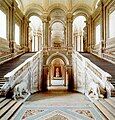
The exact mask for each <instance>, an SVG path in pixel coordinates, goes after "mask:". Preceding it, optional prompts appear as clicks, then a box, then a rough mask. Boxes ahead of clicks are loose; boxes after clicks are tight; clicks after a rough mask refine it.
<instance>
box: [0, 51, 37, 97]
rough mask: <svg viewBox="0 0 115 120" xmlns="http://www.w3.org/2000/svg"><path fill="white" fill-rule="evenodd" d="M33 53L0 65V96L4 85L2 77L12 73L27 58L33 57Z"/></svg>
mask: <svg viewBox="0 0 115 120" xmlns="http://www.w3.org/2000/svg"><path fill="white" fill-rule="evenodd" d="M34 54H35V53H25V54H23V55H21V56H18V57H16V58H14V59H12V60H9V61H7V62H5V63H3V64H1V65H0V95H1V87H2V86H3V85H4V83H5V79H4V75H6V74H7V73H8V72H10V71H12V70H13V69H15V68H16V67H18V66H19V65H20V64H21V63H23V62H24V61H25V60H26V59H27V58H29V57H31V56H33V55H34Z"/></svg>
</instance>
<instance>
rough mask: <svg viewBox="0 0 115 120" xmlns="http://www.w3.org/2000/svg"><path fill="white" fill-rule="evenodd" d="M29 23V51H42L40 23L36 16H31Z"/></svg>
mask: <svg viewBox="0 0 115 120" xmlns="http://www.w3.org/2000/svg"><path fill="white" fill-rule="evenodd" d="M29 21H30V24H29V49H30V51H32V52H35V51H39V50H41V49H42V21H41V19H40V18H39V17H38V16H31V17H30V18H29Z"/></svg>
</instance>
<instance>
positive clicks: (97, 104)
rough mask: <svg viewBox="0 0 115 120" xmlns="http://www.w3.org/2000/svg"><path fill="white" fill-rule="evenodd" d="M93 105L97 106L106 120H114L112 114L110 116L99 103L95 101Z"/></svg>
mask: <svg viewBox="0 0 115 120" xmlns="http://www.w3.org/2000/svg"><path fill="white" fill-rule="evenodd" d="M94 104H95V105H96V106H97V108H98V109H99V110H100V111H101V112H102V113H103V115H104V116H105V117H106V118H107V119H108V120H114V119H115V117H114V116H113V114H111V113H110V112H109V111H108V110H107V109H106V108H105V107H104V106H103V105H102V104H101V103H100V102H98V101H96V102H95V103H94Z"/></svg>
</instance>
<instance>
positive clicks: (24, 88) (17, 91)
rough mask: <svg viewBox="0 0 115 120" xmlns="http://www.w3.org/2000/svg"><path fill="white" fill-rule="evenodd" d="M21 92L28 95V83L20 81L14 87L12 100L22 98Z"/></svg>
mask: <svg viewBox="0 0 115 120" xmlns="http://www.w3.org/2000/svg"><path fill="white" fill-rule="evenodd" d="M23 92H26V93H28V94H30V92H29V90H28V83H27V82H26V81H22V82H21V83H19V84H17V85H16V86H15V87H14V95H13V98H14V99H15V100H17V98H20V97H21V98H24V95H23Z"/></svg>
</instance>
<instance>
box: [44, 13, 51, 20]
mask: <svg viewBox="0 0 115 120" xmlns="http://www.w3.org/2000/svg"><path fill="white" fill-rule="evenodd" d="M50 20H51V18H50V16H49V15H48V13H44V14H43V16H42V21H43V22H49V21H50Z"/></svg>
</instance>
